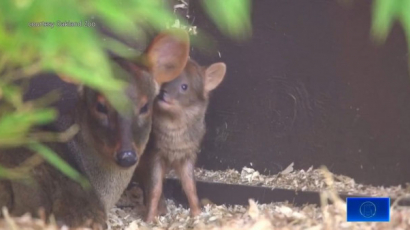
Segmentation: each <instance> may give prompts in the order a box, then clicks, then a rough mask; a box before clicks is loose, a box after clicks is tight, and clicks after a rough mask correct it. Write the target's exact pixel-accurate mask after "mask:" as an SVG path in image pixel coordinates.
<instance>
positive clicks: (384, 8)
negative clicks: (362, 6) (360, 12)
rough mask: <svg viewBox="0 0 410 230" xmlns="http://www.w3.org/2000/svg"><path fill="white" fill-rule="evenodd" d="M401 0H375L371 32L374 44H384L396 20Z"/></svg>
mask: <svg viewBox="0 0 410 230" xmlns="http://www.w3.org/2000/svg"><path fill="white" fill-rule="evenodd" d="M401 2H402V0H388V1H386V0H375V1H374V2H373V16H372V27H371V32H372V35H373V38H374V39H375V41H376V42H379V43H381V42H384V40H385V39H386V37H387V35H388V33H389V31H390V29H391V26H392V24H393V22H394V20H396V18H397V16H398V13H399V10H400V6H401Z"/></svg>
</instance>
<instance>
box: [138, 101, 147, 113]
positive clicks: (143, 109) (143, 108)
mask: <svg viewBox="0 0 410 230" xmlns="http://www.w3.org/2000/svg"><path fill="white" fill-rule="evenodd" d="M146 112H148V102H147V103H145V105H144V106H142V107H141V109H140V114H144V113H146Z"/></svg>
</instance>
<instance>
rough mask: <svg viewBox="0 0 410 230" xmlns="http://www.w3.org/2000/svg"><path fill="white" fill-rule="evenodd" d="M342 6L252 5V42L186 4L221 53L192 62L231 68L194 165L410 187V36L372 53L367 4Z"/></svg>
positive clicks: (291, 0) (262, 1)
mask: <svg viewBox="0 0 410 230" xmlns="http://www.w3.org/2000/svg"><path fill="white" fill-rule="evenodd" d="M338 2H339V1H320V0H315V1H298V0H288V1H279V0H275V1H273V0H258V1H252V3H253V10H252V21H253V23H252V24H253V38H252V39H251V40H250V41H248V42H246V43H239V42H233V41H232V40H230V39H229V38H226V37H224V36H222V35H221V34H220V33H219V32H218V30H217V29H216V27H215V26H214V24H213V23H212V22H211V21H210V20H209V18H208V17H207V16H206V15H205V14H204V12H202V8H201V7H200V4H199V1H191V2H190V6H191V7H190V13H191V14H192V15H193V17H194V19H193V20H192V21H193V23H194V25H196V26H198V28H200V29H203V30H205V31H206V32H208V33H209V34H211V35H212V36H213V38H214V39H215V42H216V43H217V45H218V48H216V49H214V50H211V52H210V51H209V48H208V47H206V48H205V47H202V48H201V47H200V48H195V49H194V51H193V53H192V57H193V58H194V59H196V60H197V61H199V62H200V63H201V64H212V63H213V62H218V61H223V62H225V63H226V64H227V67H228V72H227V76H226V78H225V80H224V82H223V84H222V85H221V86H220V87H219V88H217V89H216V90H215V92H214V94H213V97H212V100H211V103H210V107H209V110H208V114H207V119H206V121H207V125H208V133H207V135H206V138H205V141H204V148H203V150H202V152H201V154H200V156H199V162H198V166H200V167H204V168H207V169H213V170H224V169H227V168H235V169H237V170H240V169H241V168H242V167H243V166H248V167H250V166H251V163H252V166H251V167H253V168H255V169H257V170H259V171H260V172H265V173H272V174H275V173H278V172H279V171H281V170H283V169H285V168H286V167H287V166H288V165H289V164H290V163H292V162H294V168H295V169H307V168H309V167H310V166H311V165H313V166H315V167H317V166H320V165H326V166H327V167H328V168H329V169H330V170H331V171H332V172H334V173H340V174H345V175H348V176H351V177H353V178H354V179H356V181H357V182H362V183H371V184H378V185H393V184H399V183H404V182H410V167H409V166H408V164H409V162H410V151H409V150H410V142H409V140H410V78H409V75H408V66H407V64H408V54H407V47H406V43H405V36H404V34H403V31H402V30H401V28H400V27H399V26H397V25H396V26H395V27H394V29H393V31H392V32H391V34H390V36H389V37H388V39H387V41H386V43H385V44H384V45H382V46H376V45H375V44H374V43H373V42H372V40H371V36H370V27H371V25H370V22H371V1H352V2H353V4H352V5H350V6H346V5H342V4H339V3H338ZM202 49H206V50H207V51H208V52H207V55H205V54H204V53H203V52H202V53H201V52H200V51H201V50H202ZM218 51H219V52H220V53H221V57H219V54H218ZM209 54H210V55H209Z"/></svg>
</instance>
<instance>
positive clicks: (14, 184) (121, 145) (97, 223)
mask: <svg viewBox="0 0 410 230" xmlns="http://www.w3.org/2000/svg"><path fill="white" fill-rule="evenodd" d="M188 54H189V39H188V35H187V34H186V33H185V32H183V31H177V30H173V31H168V32H165V33H162V34H160V35H158V36H157V37H156V38H155V39H154V41H153V42H152V43H151V45H150V46H149V47H148V48H147V51H146V52H145V53H144V55H142V57H141V59H140V60H141V62H140V63H138V64H137V63H131V62H130V61H127V60H123V59H121V58H114V59H113V63H116V64H118V65H119V67H121V68H118V69H117V70H118V71H119V72H121V71H120V70H122V71H123V72H121V74H120V73H119V72H116V75H119V76H116V77H120V78H121V79H122V80H124V81H126V82H127V83H128V84H127V88H126V89H125V91H123V92H119V93H122V94H124V95H126V97H127V99H128V100H129V101H128V102H129V104H128V108H129V109H130V110H129V112H130V113H119V112H118V111H116V110H115V109H114V108H113V106H111V105H110V102H109V101H108V100H107V99H106V98H105V97H104V96H103V95H102V94H101V93H99V92H97V91H95V90H93V89H91V88H88V87H80V88H81V89H80V91H79V100H78V104H77V106H76V108H75V111H73V114H72V115H69V116H68V117H70V118H71V120H72V122H74V123H76V124H77V125H79V127H80V131H79V133H78V134H77V135H76V136H75V137H74V138H73V139H72V140H70V141H69V142H66V143H46V144H47V146H48V147H49V148H51V149H52V150H54V151H55V152H56V153H57V154H58V155H59V156H60V157H61V158H63V159H64V160H66V161H67V162H68V163H69V164H70V165H71V166H72V167H74V168H76V169H77V170H78V171H79V172H81V173H82V174H83V175H84V176H85V177H86V178H87V179H88V180H89V182H90V184H91V188H90V189H84V188H83V187H81V186H80V185H79V184H78V183H76V182H74V181H73V180H70V179H69V178H67V177H66V176H65V175H64V174H62V173H61V172H60V171H59V170H57V169H55V168H54V167H53V166H51V165H50V164H48V163H46V162H43V163H41V164H39V165H37V166H36V167H34V168H33V169H31V170H30V171H29V174H30V175H29V176H30V177H31V179H32V180H30V182H31V183H30V184H25V183H21V182H20V181H11V180H0V206H1V207H3V206H6V207H7V208H8V209H9V211H10V213H11V214H12V215H22V214H24V213H26V212H30V213H32V214H33V215H37V213H38V210H39V208H43V210H44V211H45V213H46V214H47V216H48V215H49V214H53V215H54V216H55V217H56V219H57V221H59V223H61V224H66V225H68V226H70V227H79V226H88V225H91V226H94V227H98V228H101V227H102V226H104V225H105V221H106V215H107V212H108V210H109V209H110V208H112V207H113V206H114V205H115V203H116V202H117V201H118V199H119V198H120V196H121V194H122V193H123V191H124V189H125V188H126V187H127V185H128V184H129V182H130V179H131V177H132V175H133V173H134V171H135V168H136V166H137V163H138V161H139V157H140V156H141V155H142V153H143V152H144V149H145V146H146V144H147V141H148V137H149V133H150V131H151V123H152V115H151V114H152V107H153V106H152V105H153V100H154V98H155V95H156V94H157V92H158V88H159V86H160V85H161V84H162V83H164V82H167V81H170V80H172V79H174V78H175V77H177V76H178V75H179V74H180V73H181V71H182V70H183V68H184V67H185V65H186V63H187V60H188ZM117 67H118V66H117ZM124 70H125V71H124ZM126 73H128V74H126ZM32 155H33V152H31V151H29V150H27V149H22V148H21V149H10V150H6V151H3V152H2V153H1V154H0V165H2V166H5V167H16V166H19V165H21V163H22V162H24V161H25V160H26V159H28V158H29V157H30V156H32Z"/></svg>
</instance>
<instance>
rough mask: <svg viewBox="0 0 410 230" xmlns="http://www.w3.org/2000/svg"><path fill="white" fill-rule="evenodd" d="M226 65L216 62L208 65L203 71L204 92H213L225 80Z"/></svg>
mask: <svg viewBox="0 0 410 230" xmlns="http://www.w3.org/2000/svg"><path fill="white" fill-rule="evenodd" d="M225 74H226V65H225V63H223V62H218V63H214V64H212V65H210V66H209V67H208V68H206V70H205V91H206V92H209V91H212V90H214V89H215V88H216V87H218V85H219V84H221V82H222V80H223V79H224V78H225Z"/></svg>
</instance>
